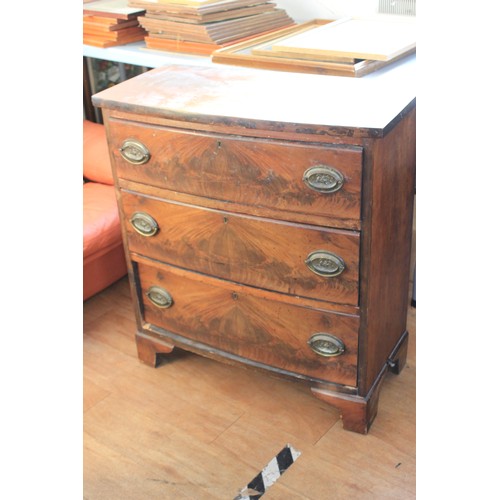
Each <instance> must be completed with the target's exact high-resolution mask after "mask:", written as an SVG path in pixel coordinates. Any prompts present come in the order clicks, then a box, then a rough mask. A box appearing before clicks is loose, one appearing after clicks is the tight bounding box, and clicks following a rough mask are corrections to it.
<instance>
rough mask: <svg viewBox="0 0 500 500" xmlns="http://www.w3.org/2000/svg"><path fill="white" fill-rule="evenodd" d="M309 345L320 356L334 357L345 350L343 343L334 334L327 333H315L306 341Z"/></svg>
mask: <svg viewBox="0 0 500 500" xmlns="http://www.w3.org/2000/svg"><path fill="white" fill-rule="evenodd" d="M307 343H308V344H309V347H310V348H311V349H312V350H313V351H314V352H315V353H316V354H319V355H320V356H325V357H329V358H330V357H334V356H340V355H341V354H344V352H345V345H344V343H343V342H342V341H341V340H340V339H339V338H337V337H335V336H334V335H330V334H329V333H315V334H314V335H312V336H311V338H310V339H309V340H308V341H307Z"/></svg>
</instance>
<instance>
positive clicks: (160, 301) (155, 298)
mask: <svg viewBox="0 0 500 500" xmlns="http://www.w3.org/2000/svg"><path fill="white" fill-rule="evenodd" d="M146 296H147V297H148V299H149V300H150V301H151V302H152V303H153V304H154V305H155V306H156V307H161V308H164V309H166V308H167V307H170V306H171V305H172V304H173V303H174V300H173V299H172V296H171V295H170V294H169V293H168V292H167V291H166V290H165V289H164V288H161V287H159V286H151V287H149V288H148V290H147V292H146Z"/></svg>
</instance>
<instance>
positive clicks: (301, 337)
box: [93, 60, 415, 433]
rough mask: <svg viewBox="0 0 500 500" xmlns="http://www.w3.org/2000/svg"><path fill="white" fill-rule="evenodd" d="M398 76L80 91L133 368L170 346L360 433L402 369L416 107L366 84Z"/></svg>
mask: <svg viewBox="0 0 500 500" xmlns="http://www.w3.org/2000/svg"><path fill="white" fill-rule="evenodd" d="M412 67H413V62H412V61H411V60H410V61H409V62H403V63H402V64H399V65H396V67H395V68H389V69H388V70H387V71H383V72H379V73H380V74H376V76H375V75H374V77H372V78H371V79H370V78H368V77H365V78H363V79H361V80H362V82H361V81H360V80H356V81H353V79H349V78H343V77H331V76H328V77H327V76H318V75H298V74H289V73H275V72H272V71H264V70H251V69H241V68H232V67H221V66H217V65H214V66H213V67H204V68H198V67H182V66H170V67H164V68H159V69H155V70H152V71H150V72H148V73H145V74H143V75H140V76H138V77H136V78H133V79H131V80H128V81H126V82H124V83H121V84H119V85H117V86H115V87H112V88H110V89H108V90H105V91H103V92H101V93H99V94H96V95H95V96H93V100H94V103H95V104H96V105H97V106H100V107H101V108H102V110H103V116H104V122H105V125H106V130H107V135H108V142H109V148H110V154H111V160H112V165H113V169H114V176H115V183H116V192H117V198H118V202H119V206H120V213H121V223H122V231H123V238H124V243H125V248H126V254H127V259H128V266H129V277H130V281H131V287H132V295H133V300H134V304H135V310H136V317H137V333H136V340H137V347H138V355H139V358H140V359H141V360H142V361H144V362H146V363H148V364H150V365H152V366H155V365H156V356H157V354H158V353H168V352H170V351H171V350H172V349H173V348H174V347H179V348H182V349H186V350H189V351H193V352H196V353H199V354H201V355H206V356H210V357H212V358H215V359H218V360H221V361H228V362H231V363H241V364H243V365H246V366H250V367H253V368H256V369H264V370H269V371H271V372H273V373H274V374H279V375H283V376H288V377H291V378H295V379H297V378H298V379H301V380H305V381H307V382H308V383H309V384H310V386H311V390H312V392H313V394H314V395H315V396H317V397H319V398H321V399H323V400H326V401H328V402H329V403H331V404H332V405H334V406H335V407H337V408H338V409H339V410H340V412H341V414H342V418H343V424H344V428H345V429H349V430H353V431H356V432H362V433H365V432H367V431H368V428H369V426H370V424H371V422H372V421H373V418H374V417H375V415H376V412H377V402H378V394H379V389H380V386H381V382H382V380H383V377H384V375H385V373H386V371H387V370H388V369H390V370H393V371H395V372H398V371H399V370H400V369H401V367H402V366H403V365H404V362H405V357H406V345H407V335H408V334H407V331H406V315H407V304H408V285H409V276H410V268H409V266H410V250H411V234H412V213H413V194H414V177H415V98H414V96H413V95H411V89H403V90H399V91H398V92H396V93H397V95H396V96H394V95H393V93H394V91H386V93H385V94H384V92H382V93H381V89H382V88H384V87H383V85H382V84H386V85H388V86H389V87H390V86H391V85H394V83H395V82H396V83H397V84H399V85H400V86H399V87H398V88H399V89H401V81H400V80H403V81H404V80H409V79H410V77H411V74H412V73H411V68H412ZM391 92H393V93H392V94H391ZM381 94H382V95H381ZM380 115H382V116H380Z"/></svg>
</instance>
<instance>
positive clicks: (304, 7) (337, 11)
mask: <svg viewBox="0 0 500 500" xmlns="http://www.w3.org/2000/svg"><path fill="white" fill-rule="evenodd" d="M273 2H274V3H275V4H276V5H277V7H280V8H282V9H285V10H286V11H287V13H288V15H289V16H290V17H292V18H293V19H294V20H295V21H296V22H298V23H301V22H305V21H310V20H311V19H338V18H340V17H344V16H361V15H363V16H364V15H372V14H375V13H376V12H377V9H378V0H273Z"/></svg>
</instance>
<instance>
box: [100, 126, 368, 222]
mask: <svg viewBox="0 0 500 500" xmlns="http://www.w3.org/2000/svg"><path fill="white" fill-rule="evenodd" d="M109 129H110V132H111V136H110V151H111V152H112V154H113V157H114V162H115V165H116V171H117V175H118V176H119V177H120V178H121V179H127V180H130V181H135V182H138V183H141V184H147V185H150V186H156V187H159V188H165V189H169V190H170V191H179V192H181V193H187V194H193V195H197V196H203V197H205V198H209V199H214V198H215V199H218V200H223V201H224V202H225V203H228V202H230V203H241V204H243V205H245V206H247V207H248V206H259V207H268V208H269V207H272V208H274V209H276V210H281V211H283V212H286V217H287V218H288V219H290V220H296V219H295V213H296V212H298V213H300V214H307V215H322V216H328V217H332V216H335V217H337V218H339V219H347V220H355V221H357V220H359V219H360V214H361V208H360V207H361V167H362V149H361V148H359V147H351V148H346V147H338V146H337V147H335V146H331V145H321V146H318V145H310V144H306V143H302V144H300V143H296V142H284V141H271V140H255V139H248V138H243V137H239V138H234V137H231V136H227V135H226V136H224V135H217V134H201V133H199V132H193V131H186V130H184V131H183V130H182V129H174V128H164V127H153V126H144V125H139V124H137V123H136V122H134V121H126V120H116V119H113V118H111V119H110V120H109ZM229 132H230V131H229ZM130 138H132V139H134V140H137V141H140V142H141V143H142V144H143V145H144V146H145V147H146V148H147V149H148V150H149V152H150V155H151V158H150V160H149V161H148V162H147V163H145V164H143V165H133V164H131V163H129V162H127V161H126V160H124V159H123V158H122V156H121V154H120V153H119V151H120V148H121V147H122V144H123V142H124V141H125V140H127V139H130ZM317 165H323V166H331V167H335V168H336V169H337V170H338V171H340V172H341V173H342V175H343V177H344V184H343V186H342V189H341V190H339V191H338V192H337V193H336V195H335V196H325V195H324V193H319V192H317V191H314V190H312V189H310V188H308V187H307V186H306V185H305V183H304V182H303V179H302V177H303V174H304V173H305V172H306V170H307V169H309V168H310V167H314V166H317ZM344 227H345V224H344Z"/></svg>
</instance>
